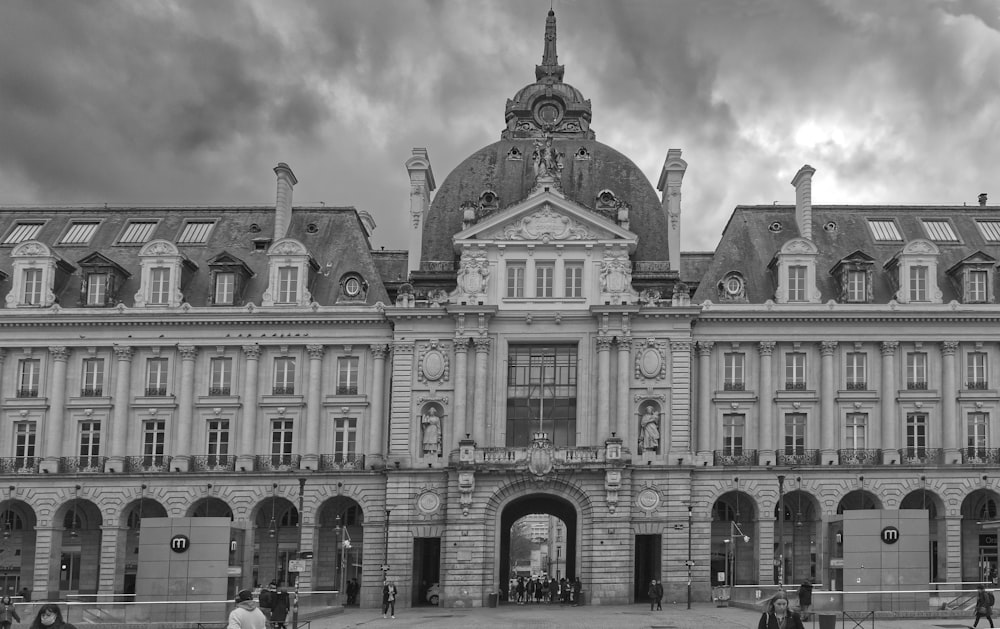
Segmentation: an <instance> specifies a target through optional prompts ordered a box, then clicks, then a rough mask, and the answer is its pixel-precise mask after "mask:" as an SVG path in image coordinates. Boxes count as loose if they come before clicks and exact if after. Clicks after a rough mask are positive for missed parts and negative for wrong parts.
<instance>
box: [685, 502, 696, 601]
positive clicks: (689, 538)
mask: <svg viewBox="0 0 1000 629" xmlns="http://www.w3.org/2000/svg"><path fill="white" fill-rule="evenodd" d="M692 521H693V520H692V513H691V505H688V558H687V561H685V562H684V564H685V565H686V566H687V569H688V584H687V608H688V609H691V568H693V567H694V561H692V560H691V522H692Z"/></svg>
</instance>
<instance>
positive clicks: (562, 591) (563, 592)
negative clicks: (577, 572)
mask: <svg viewBox="0 0 1000 629" xmlns="http://www.w3.org/2000/svg"><path fill="white" fill-rule="evenodd" d="M567 602H569V584H568V583H567V582H566V577H560V579H559V603H560V604H561V605H565V604H566V603H567Z"/></svg>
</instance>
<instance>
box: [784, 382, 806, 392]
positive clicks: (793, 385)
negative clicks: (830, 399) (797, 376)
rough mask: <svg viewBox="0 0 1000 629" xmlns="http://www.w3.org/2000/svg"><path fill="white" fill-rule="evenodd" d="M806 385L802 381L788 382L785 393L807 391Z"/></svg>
mask: <svg viewBox="0 0 1000 629" xmlns="http://www.w3.org/2000/svg"><path fill="white" fill-rule="evenodd" d="M805 390H806V383H805V382H802V381H800V380H786V381H785V391H805Z"/></svg>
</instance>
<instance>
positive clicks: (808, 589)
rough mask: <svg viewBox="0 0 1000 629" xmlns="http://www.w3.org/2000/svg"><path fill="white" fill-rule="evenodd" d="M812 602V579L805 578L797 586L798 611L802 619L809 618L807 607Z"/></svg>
mask: <svg viewBox="0 0 1000 629" xmlns="http://www.w3.org/2000/svg"><path fill="white" fill-rule="evenodd" d="M812 602H813V584H812V581H811V580H809V579H806V580H805V581H803V582H802V585H800V586H799V613H800V614H801V615H802V620H809V607H810V606H811V605H812Z"/></svg>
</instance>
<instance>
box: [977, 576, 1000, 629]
mask: <svg viewBox="0 0 1000 629" xmlns="http://www.w3.org/2000/svg"><path fill="white" fill-rule="evenodd" d="M976 590H977V591H976V620H975V622H973V623H972V626H973V628H975V626H976V625H978V624H979V619H980V618H983V617H985V618H986V620H988V621H990V626H991V627H992V626H993V603H995V602H996V601H995V600H994V598H993V592H987V591H986V588H985V587H983V586H982V585H978V586H976Z"/></svg>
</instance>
